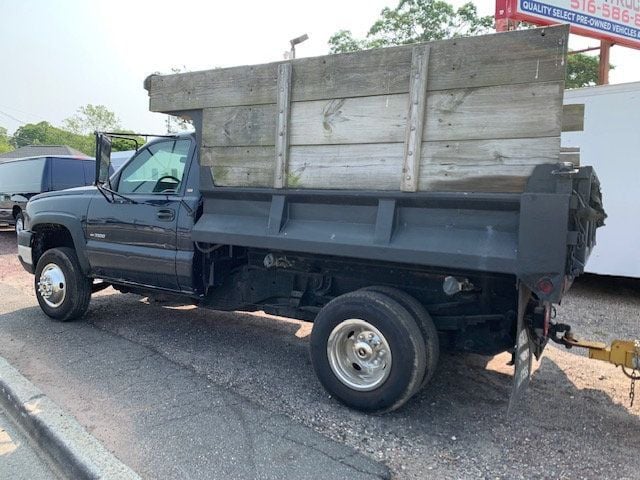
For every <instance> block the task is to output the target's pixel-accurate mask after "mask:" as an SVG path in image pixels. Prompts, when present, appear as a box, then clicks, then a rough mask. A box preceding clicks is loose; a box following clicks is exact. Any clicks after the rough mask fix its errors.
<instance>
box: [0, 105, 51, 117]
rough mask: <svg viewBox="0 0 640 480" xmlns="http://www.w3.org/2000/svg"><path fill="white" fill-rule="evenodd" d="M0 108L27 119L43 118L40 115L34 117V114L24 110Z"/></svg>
mask: <svg viewBox="0 0 640 480" xmlns="http://www.w3.org/2000/svg"><path fill="white" fill-rule="evenodd" d="M0 108H1V109H3V110H9V111H13V112H17V113H19V114H21V115H26V116H27V117H31V118H32V119H38V118H42V116H40V115H34V114H33V113H29V112H25V111H24V110H20V109H19V108H14V107H7V106H6V105H0Z"/></svg>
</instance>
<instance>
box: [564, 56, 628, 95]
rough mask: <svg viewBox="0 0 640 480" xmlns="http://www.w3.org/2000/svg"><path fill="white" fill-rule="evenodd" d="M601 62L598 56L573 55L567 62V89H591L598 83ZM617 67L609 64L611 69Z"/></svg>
mask: <svg viewBox="0 0 640 480" xmlns="http://www.w3.org/2000/svg"><path fill="white" fill-rule="evenodd" d="M599 67H600V60H599V59H598V57H597V56H593V55H585V54H584V53H573V54H571V55H569V60H568V62H567V79H566V81H565V84H564V86H565V87H566V88H580V87H589V86H592V85H596V84H597V83H598V70H599ZM614 68H615V66H613V65H611V64H609V69H610V70H613V69H614Z"/></svg>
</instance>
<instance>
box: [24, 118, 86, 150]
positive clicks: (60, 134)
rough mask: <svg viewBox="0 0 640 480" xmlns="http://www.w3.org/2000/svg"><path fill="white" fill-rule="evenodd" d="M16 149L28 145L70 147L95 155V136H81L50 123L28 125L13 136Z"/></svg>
mask: <svg viewBox="0 0 640 480" xmlns="http://www.w3.org/2000/svg"><path fill="white" fill-rule="evenodd" d="M13 143H14V145H15V146H16V147H18V148H19V147H24V146H26V145H68V146H70V147H73V148H75V149H77V150H80V151H81V152H83V153H86V154H87V155H91V156H93V155H95V140H94V136H93V135H79V134H77V133H73V132H69V131H67V130H63V129H62V128H57V127H54V126H53V125H51V124H50V123H49V122H40V123H27V124H26V125H22V126H21V127H20V128H18V129H17V130H16V132H15V134H14V135H13Z"/></svg>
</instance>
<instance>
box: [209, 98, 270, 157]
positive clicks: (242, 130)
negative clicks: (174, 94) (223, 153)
mask: <svg viewBox="0 0 640 480" xmlns="http://www.w3.org/2000/svg"><path fill="white" fill-rule="evenodd" d="M276 112H277V109H276V105H275V104H267V105H252V106H242V107H218V108H205V109H204V110H203V115H202V117H203V121H202V124H203V126H204V128H203V132H202V144H203V146H205V147H212V146H220V147H224V146H243V145H265V146H266V145H275V138H276Z"/></svg>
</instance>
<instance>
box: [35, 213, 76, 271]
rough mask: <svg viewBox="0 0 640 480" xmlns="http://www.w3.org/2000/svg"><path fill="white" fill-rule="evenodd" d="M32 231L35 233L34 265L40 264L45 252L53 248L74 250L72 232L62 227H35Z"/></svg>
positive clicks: (51, 225) (50, 225)
mask: <svg viewBox="0 0 640 480" xmlns="http://www.w3.org/2000/svg"><path fill="white" fill-rule="evenodd" d="M31 231H32V232H33V235H34V239H33V251H32V255H33V264H34V266H35V265H37V264H38V260H39V259H40V257H41V256H42V254H43V253H44V252H46V251H47V250H49V249H51V248H57V247H69V248H74V249H75V245H74V243H73V237H72V236H71V232H69V230H68V229H67V228H66V227H64V226H62V225H56V224H52V223H45V224H39V225H35V226H34V227H33V228H32V229H31Z"/></svg>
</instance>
